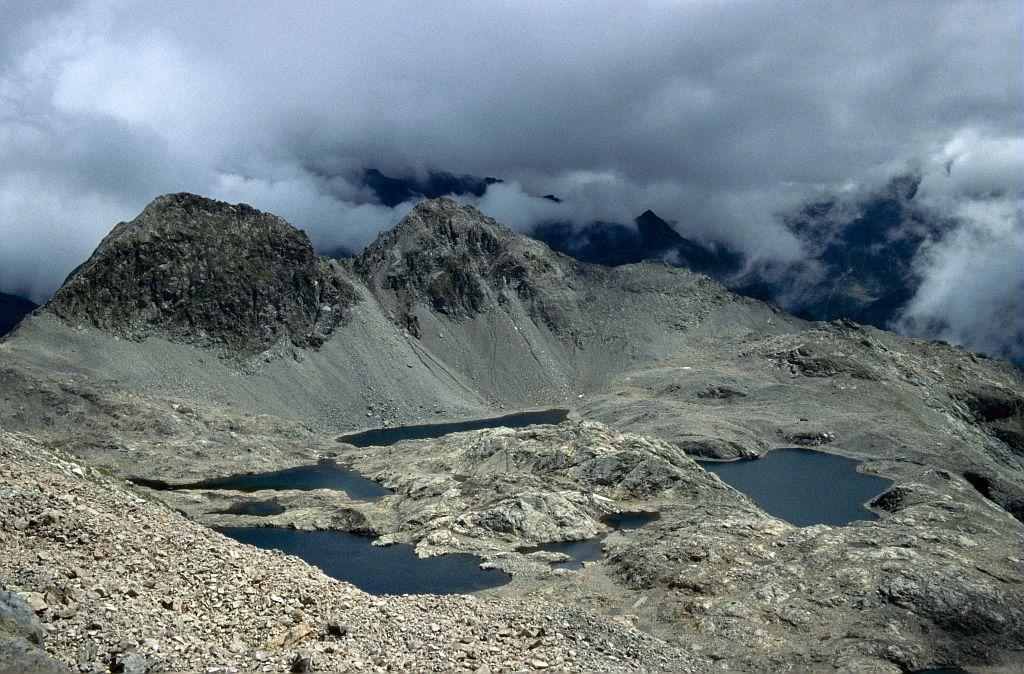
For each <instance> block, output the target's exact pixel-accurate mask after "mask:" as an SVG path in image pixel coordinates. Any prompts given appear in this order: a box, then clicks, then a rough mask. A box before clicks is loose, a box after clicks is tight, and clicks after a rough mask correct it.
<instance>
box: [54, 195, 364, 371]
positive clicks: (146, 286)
mask: <svg viewBox="0 0 1024 674" xmlns="http://www.w3.org/2000/svg"><path fill="white" fill-rule="evenodd" d="M341 274H342V272H341V271H340V270H339V269H337V268H336V267H335V266H333V264H332V263H331V262H330V261H329V260H326V259H324V258H321V257H320V256H319V255H317V253H316V252H315V251H314V250H313V246H312V245H311V244H310V241H309V238H308V237H307V236H306V235H305V233H303V232H301V231H299V230H296V229H295V228H294V227H292V226H291V225H289V224H288V223H287V222H286V221H285V220H284V219H282V218H280V217H278V216H276V215H272V214H270V213H264V212H262V211H259V210H257V209H255V208H253V207H251V206H248V205H246V204H228V203H225V202H222V201H216V200H214V199H208V198H206V197H201V196H197V195H194V194H187V193H178V194H168V195H164V196H161V197H157V198H156V199H154V200H153V201H152V202H150V204H149V205H148V206H146V208H145V209H143V211H142V213H140V214H139V215H138V216H137V217H136V218H134V219H133V220H131V221H130V222H122V223H120V224H118V225H117V226H116V227H115V228H114V229H113V231H111V233H110V234H108V235H107V237H106V238H105V239H104V240H103V242H102V243H100V245H99V247H98V248H97V249H96V251H95V252H94V253H93V254H92V256H91V257H90V258H89V259H88V260H87V261H86V262H85V263H84V264H82V265H81V266H80V267H78V268H77V269H75V270H74V271H73V272H72V273H71V275H70V276H68V278H67V280H66V281H65V282H64V284H63V285H62V286H61V287H60V289H58V290H57V293H56V294H55V295H54V298H53V300H51V301H50V303H49V304H48V305H47V309H48V310H49V311H51V312H53V313H54V314H56V315H57V316H59V317H60V318H62V319H63V320H65V321H66V322H69V323H73V324H89V325H92V326H94V327H97V328H100V329H104V330H108V331H113V332H115V333H117V334H121V335H123V336H125V337H128V338H136V339H137V338H142V337H146V336H148V335H151V334H158V335H160V336H163V337H166V338H169V339H172V340H175V341H185V342H198V343H212V344H222V345H225V346H228V347H231V348H233V349H236V350H239V351H243V352H259V351H261V350H263V349H266V348H268V347H269V346H271V345H272V344H274V343H275V342H276V341H278V340H279V339H281V338H287V339H289V340H290V341H291V342H292V343H294V344H296V345H299V346H318V345H319V344H320V343H321V342H322V341H323V338H324V336H325V335H326V334H329V333H330V332H331V330H332V329H333V328H334V326H335V325H336V324H337V323H338V322H340V321H341V320H343V316H344V314H345V311H344V310H345V309H346V308H347V307H348V306H349V305H351V304H352V303H353V302H354V301H355V297H356V295H355V291H354V290H353V289H352V287H351V286H350V285H349V284H348V283H347V282H346V281H345V280H344V278H342V276H341Z"/></svg>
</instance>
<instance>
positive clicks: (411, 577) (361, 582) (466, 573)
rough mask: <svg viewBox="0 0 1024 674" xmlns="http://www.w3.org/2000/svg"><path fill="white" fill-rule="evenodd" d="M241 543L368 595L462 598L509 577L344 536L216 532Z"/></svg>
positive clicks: (467, 562) (467, 561) (470, 562)
mask: <svg viewBox="0 0 1024 674" xmlns="http://www.w3.org/2000/svg"><path fill="white" fill-rule="evenodd" d="M218 531H220V532H221V533H223V534H225V535H226V536H230V537H231V538H234V539H235V540H237V541H241V542H242V543H248V544H249V545H254V546H256V547H259V548H266V549H278V550H282V551H284V552H285V553H287V554H289V555H295V556H296V557H300V558H302V559H303V560H305V561H306V562H308V563H310V564H312V565H313V566H317V567H320V569H322V570H323V572H324V573H326V574H327V575H328V576H332V577H334V578H337V579H338V580H344V581H346V582H349V583H352V584H353V585H355V586H356V587H358V588H359V589H361V590H363V591H365V592H369V593H370V594H464V593H467V592H474V591H476V590H484V589H487V588H490V587H497V586H499V585H504V584H505V583H507V582H508V581H509V580H510V579H511V576H509V575H508V574H507V573H504V572H503V571H499V570H497V569H481V568H480V561H481V560H480V558H479V557H476V556H474V555H465V554H454V555H441V556H440V557H430V558H428V559H420V558H419V557H417V556H416V553H414V552H413V549H412V546H410V545H389V546H384V547H379V546H374V545H371V539H369V538H366V537H364V536H356V535H355V534H350V533H346V532H343V531H298V530H295V529H276V528H266V527H224V528H220V529H218Z"/></svg>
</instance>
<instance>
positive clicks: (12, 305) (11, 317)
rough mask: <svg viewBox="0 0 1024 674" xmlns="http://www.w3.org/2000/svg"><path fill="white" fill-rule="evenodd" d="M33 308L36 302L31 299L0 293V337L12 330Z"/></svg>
mask: <svg viewBox="0 0 1024 674" xmlns="http://www.w3.org/2000/svg"><path fill="white" fill-rule="evenodd" d="M35 308H36V303H35V302H32V301H31V300H27V299H25V298H24V297H19V296H17V295H8V294H7V293H0V337H3V336H4V335H6V334H7V333H8V332H10V331H11V330H13V329H14V328H15V326H16V325H18V323H20V322H21V319H23V318H25V316H27V315H28V314H30V313H32V311H33V310H34V309H35Z"/></svg>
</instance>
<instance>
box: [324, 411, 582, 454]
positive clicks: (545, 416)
mask: <svg viewBox="0 0 1024 674" xmlns="http://www.w3.org/2000/svg"><path fill="white" fill-rule="evenodd" d="M568 416H569V410H543V411H540V412H520V413H518V414H508V415H506V416H503V417H492V418H490V419H471V420H469V421H447V422H444V423H437V424H418V425H412V426H394V427H392V428H374V429H372V430H369V431H362V432H360V433H350V434H349V435H342V436H341V437H339V438H338V442H345V443H348V444H350V445H355V446H356V447H386V446H388V445H393V444H395V443H396V442H401V441H402V440H424V439H427V438H439V437H441V436H442V435H448V434H449V433H461V432H463V431H479V430H481V429H484V428H497V427H499V426H506V427H508V428H523V427H525V426H533V425H534V424H560V423H562V422H563V421H565V420H566V418H567V417H568Z"/></svg>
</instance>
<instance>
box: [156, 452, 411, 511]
mask: <svg viewBox="0 0 1024 674" xmlns="http://www.w3.org/2000/svg"><path fill="white" fill-rule="evenodd" d="M136 482H137V483H138V484H141V485H143V486H146V487H151V488H153V489H232V490H234V491H245V492H252V491H259V490H261V489H299V490H306V491H308V490H311V489H334V490H336V491H343V492H345V493H346V494H348V496H349V498H352V499H354V500H357V501H375V500H376V499H379V498H380V497H382V496H387V495H389V494H392V493H394V492H392V491H391V490H390V489H387V488H385V487H382V486H381V485H379V484H377V483H376V482H374V481H373V480H370V479H367V478H365V477H363V476H362V475H360V474H359V473H357V472H355V471H352V470H348V469H347V468H342V467H341V466H339V465H338V464H337V463H335V462H334V461H331V460H330V459H323V460H322V461H320V462H319V463H317V464H315V465H312V466H298V467H296V468H288V469H285V470H276V471H273V472H271V473H241V474H238V475H229V476H228V477H219V478H214V479H211V480H203V481H202V482H193V483H191V484H185V485H168V484H167V483H164V482H158V481H152V480H136ZM239 514H244V513H239Z"/></svg>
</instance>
